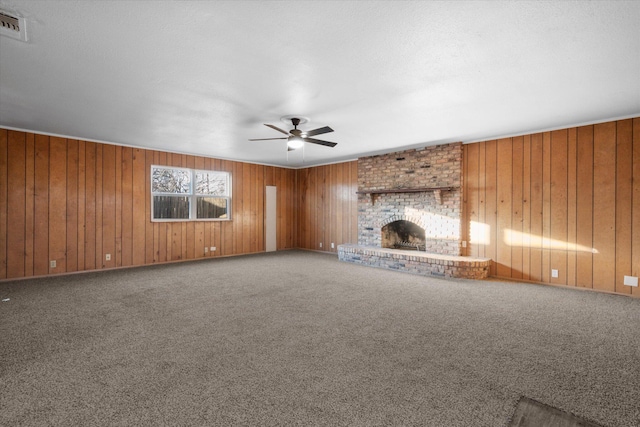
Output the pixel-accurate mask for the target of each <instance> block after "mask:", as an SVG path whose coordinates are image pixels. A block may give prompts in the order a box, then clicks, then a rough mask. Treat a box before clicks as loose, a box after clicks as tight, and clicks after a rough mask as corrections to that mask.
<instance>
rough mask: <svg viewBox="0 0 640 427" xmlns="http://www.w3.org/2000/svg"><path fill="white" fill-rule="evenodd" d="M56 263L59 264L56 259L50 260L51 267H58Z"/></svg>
mask: <svg viewBox="0 0 640 427" xmlns="http://www.w3.org/2000/svg"><path fill="white" fill-rule="evenodd" d="M56 264H57V262H56V260H55V259H52V260H51V261H49V267H51V268H56Z"/></svg>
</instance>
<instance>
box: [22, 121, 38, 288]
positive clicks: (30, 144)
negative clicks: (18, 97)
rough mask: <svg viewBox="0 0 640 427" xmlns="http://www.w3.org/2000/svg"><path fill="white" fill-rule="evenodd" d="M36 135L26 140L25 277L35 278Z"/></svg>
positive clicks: (28, 136) (28, 135) (29, 136)
mask: <svg viewBox="0 0 640 427" xmlns="http://www.w3.org/2000/svg"><path fill="white" fill-rule="evenodd" d="M35 191H36V189H35V135H34V134H32V133H28V134H27V137H26V140H25V196H26V198H25V212H24V214H25V218H24V219H25V224H24V236H25V247H24V275H25V276H33V263H34V258H33V257H34V246H33V245H34V239H35V235H34V232H35V217H34V214H35Z"/></svg>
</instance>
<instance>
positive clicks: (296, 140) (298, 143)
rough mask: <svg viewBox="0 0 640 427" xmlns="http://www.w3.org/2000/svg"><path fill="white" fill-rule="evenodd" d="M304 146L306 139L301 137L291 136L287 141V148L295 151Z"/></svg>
mask: <svg viewBox="0 0 640 427" xmlns="http://www.w3.org/2000/svg"><path fill="white" fill-rule="evenodd" d="M303 145H304V139H302V138H300V137H299V136H290V137H289V139H288V140H287V147H289V148H291V149H293V150H297V149H298V148H301V147H302V146H303Z"/></svg>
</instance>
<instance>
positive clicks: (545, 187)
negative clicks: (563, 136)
mask: <svg viewBox="0 0 640 427" xmlns="http://www.w3.org/2000/svg"><path fill="white" fill-rule="evenodd" d="M550 241H551V133H550V132H544V133H543V134H542V281H543V282H546V283H549V279H550V277H551V251H550V244H549V243H550Z"/></svg>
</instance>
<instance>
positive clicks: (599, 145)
mask: <svg viewBox="0 0 640 427" xmlns="http://www.w3.org/2000/svg"><path fill="white" fill-rule="evenodd" d="M615 146H616V123H615V122H609V123H601V124H597V125H595V126H594V128H593V176H594V187H593V217H594V219H596V221H597V223H596V226H594V227H593V247H594V248H595V249H596V250H597V251H598V252H597V253H595V254H594V256H593V288H594V289H600V290H604V291H614V290H615V265H616V259H615V254H616V252H615V243H616V242H615V241H616V230H615V227H616V150H615Z"/></svg>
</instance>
